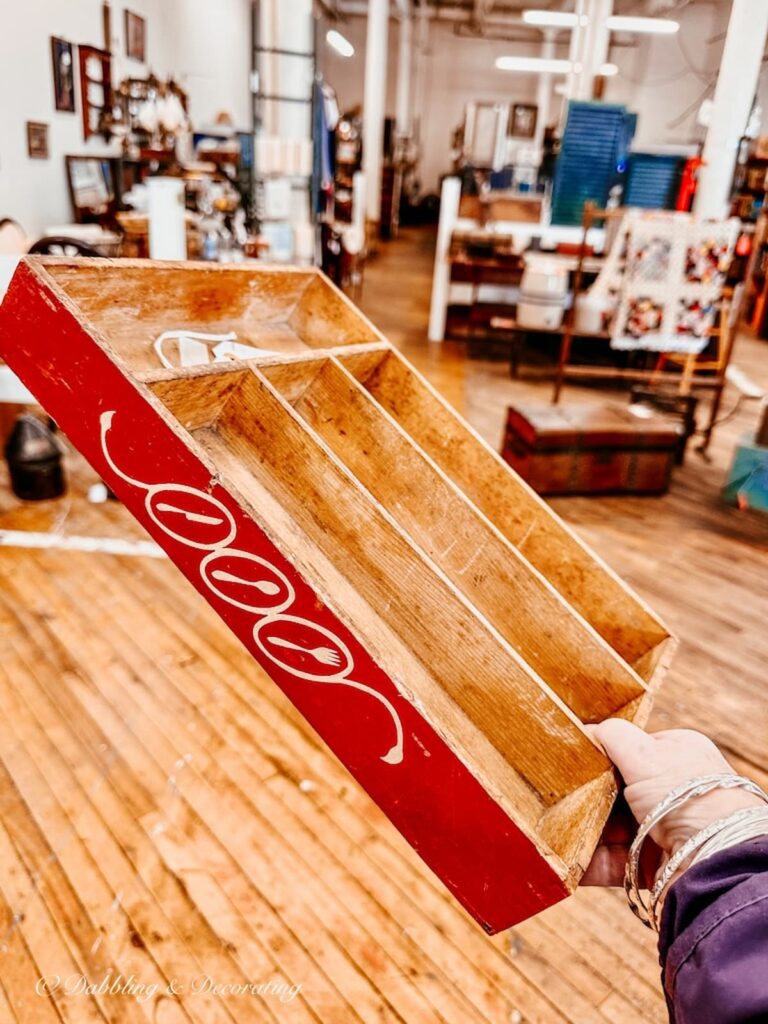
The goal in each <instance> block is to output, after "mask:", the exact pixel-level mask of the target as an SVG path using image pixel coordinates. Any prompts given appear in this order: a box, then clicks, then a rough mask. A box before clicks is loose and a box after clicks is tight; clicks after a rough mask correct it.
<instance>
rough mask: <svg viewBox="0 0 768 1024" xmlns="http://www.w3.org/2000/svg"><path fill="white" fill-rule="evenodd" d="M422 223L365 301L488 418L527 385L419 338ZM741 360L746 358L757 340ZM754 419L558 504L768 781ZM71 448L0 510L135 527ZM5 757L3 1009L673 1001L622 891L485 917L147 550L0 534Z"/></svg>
mask: <svg viewBox="0 0 768 1024" xmlns="http://www.w3.org/2000/svg"><path fill="white" fill-rule="evenodd" d="M430 245H431V240H430V237H429V235H428V234H424V235H422V234H418V233H412V234H407V233H406V234H404V235H402V236H401V238H400V239H399V240H398V241H397V242H395V243H392V244H391V245H390V246H389V247H387V248H386V249H384V250H383V251H382V254H381V256H380V257H379V259H378V260H377V261H375V262H374V263H372V264H371V265H370V266H369V268H368V270H367V272H366V275H367V280H366V284H365V293H364V296H363V298H364V305H365V307H366V309H367V310H368V312H369V313H370V314H371V315H372V316H373V318H374V319H375V320H376V322H377V323H378V324H379V326H380V327H382V328H383V329H384V331H385V332H387V333H389V335H390V336H391V337H392V340H393V341H394V342H395V343H396V344H398V345H400V346H401V347H402V348H403V349H404V350H405V351H406V352H407V353H408V355H409V356H410V357H411V358H412V359H414V361H415V362H417V363H418V365H419V366H420V368H421V369H422V370H423V371H424V372H425V373H426V374H427V375H428V376H429V377H430V379H432V380H433V381H434V383H435V384H436V385H437V386H438V387H439V388H441V390H442V391H443V392H444V393H445V394H446V395H447V397H448V398H449V399H450V400H451V401H452V402H454V403H455V404H457V405H458V406H460V407H461V408H462V409H463V411H464V412H465V413H466V414H467V415H468V416H469V418H470V419H471V420H472V422H473V423H474V424H475V425H476V426H477V427H478V428H479V429H480V430H481V432H482V433H483V434H484V435H485V436H486V437H487V438H488V439H489V440H490V441H491V442H492V443H494V444H496V443H497V442H498V439H499V436H500V431H501V427H502V422H503V415H504V409H505V407H506V405H507V404H509V402H510V401H511V400H514V397H515V396H518V397H520V396H522V395H525V396H526V397H528V398H530V397H531V396H532V395H540V396H541V397H542V398H546V391H543V390H542V387H541V386H533V385H529V384H525V383H512V382H510V381H509V380H508V379H507V377H506V368H505V367H504V366H503V365H502V364H492V363H485V362H475V361H469V362H468V361H466V360H465V359H464V358H463V354H462V352H461V350H460V348H458V347H456V346H452V345H446V346H443V347H439V346H431V347H430V346H428V345H426V344H425V342H424V341H423V337H424V327H425V323H426V309H427V304H428V298H429V290H428V289H429V275H430V271H431V251H430ZM736 358H737V361H738V362H739V363H740V364H741V365H742V366H743V367H744V368H745V369H747V370H748V371H749V372H750V373H751V374H752V375H753V376H754V378H755V379H759V380H761V381H762V383H764V384H768V345H766V344H764V343H760V342H754V341H751V340H750V339H742V340H741V341H740V343H739V347H738V350H737V356H736ZM576 393H577V392H576V391H575V390H574V391H573V392H571V391H570V390H569V392H568V394H574V395H575V394H576ZM729 405H730V399H729V400H727V401H726V408H728V407H729ZM751 418H752V417H751V414H750V413H749V412H745V413H740V414H739V416H738V417H736V418H734V419H733V420H732V421H731V422H730V423H728V424H725V425H724V426H723V427H722V429H721V431H720V432H719V434H718V438H717V443H716V445H715V446H714V449H713V461H712V463H711V464H709V465H706V464H704V463H702V462H701V461H700V460H699V459H698V458H696V457H693V456H692V457H691V459H690V461H689V463H688V465H687V466H686V467H684V468H683V469H682V470H680V471H679V472H678V473H677V474H676V477H675V483H674V486H673V488H672V491H671V493H670V494H669V495H668V496H667V497H665V498H661V499H626V498H623V499H621V498H606V499H599V500H595V499H591V500H587V499H568V500H558V501H557V502H556V503H555V504H556V507H557V508H558V510H559V511H560V513H561V514H563V515H564V516H565V517H566V518H567V519H568V520H569V521H570V522H572V523H574V524H575V525H576V527H577V529H579V531H580V532H581V533H582V534H583V535H584V536H585V537H586V539H587V540H588V541H589V542H590V543H591V544H593V545H594V546H595V548H597V549H598V550H599V551H600V552H601V554H603V555H604V556H605V557H606V558H607V559H608V560H609V561H610V562H611V563H612V564H613V565H614V566H615V567H616V568H617V569H618V570H619V571H620V572H621V573H622V574H623V575H625V576H626V577H627V578H628V579H629V580H630V581H631V582H632V584H633V585H634V586H636V587H637V589H638V590H639V591H640V592H641V593H642V594H643V595H644V596H645V597H647V598H648V599H649V600H650V601H651V602H652V603H653V604H654V606H655V607H656V608H657V609H658V610H659V611H660V612H661V613H662V614H663V615H664V616H665V617H666V618H667V620H668V621H669V624H670V625H671V626H672V627H673V629H674V630H675V631H676V632H677V634H678V635H679V636H680V637H681V639H682V645H681V649H680V653H679V655H678V657H677V659H676V662H675V664H674V667H673V670H672V672H671V674H670V676H669V679H668V682H667V685H666V686H665V688H664V690H663V691H662V694H661V696H660V699H659V705H658V708H657V710H656V712H655V714H654V720H653V723H652V724H653V725H655V727H657V728H660V727H666V726H670V725H673V724H674V725H690V726H693V727H697V728H702V729H705V730H706V731H708V732H709V733H710V734H712V735H714V737H715V738H716V739H717V740H719V741H720V742H721V743H722V744H723V745H724V746H725V747H726V749H727V752H728V753H729V754H731V755H732V756H734V757H735V758H736V759H737V760H738V764H739V767H741V768H743V769H744V770H746V771H748V772H750V773H751V774H753V775H754V776H756V777H757V778H761V779H762V780H763V781H765V780H766V774H765V772H766V769H768V753H766V742H765V740H766V737H768V711H767V710H766V701H765V679H766V671H765V665H766V661H767V660H768V657H767V656H768V633H767V631H766V629H765V623H766V621H768V518H763V517H759V516H756V515H753V514H743V513H739V512H737V511H735V510H731V509H728V508H726V507H725V506H723V505H721V504H720V502H719V499H718V488H719V486H720V483H721V481H722V478H723V475H724V472H725V469H726V465H727V462H728V458H729V453H730V450H731V449H732V447H733V444H734V441H735V439H736V438H737V437H738V436H739V434H740V433H742V432H743V431H744V429H745V428H746V427H747V426H748V425H749V424H750V422H751ZM70 466H71V471H72V481H73V487H72V491H71V493H70V496H69V497H67V498H66V499H63V500H62V501H59V502H54V503H46V504H41V505H35V506H29V505H28V506H24V507H22V506H20V505H19V503H17V502H15V501H14V500H13V499H12V498H10V497H9V496H8V492H7V489H6V487H5V481H4V480H3V481H1V482H0V483H2V489H0V495H1V496H0V528H3V529H7V530H9V529H11V530H23V531H28V532H32V531H54V532H56V533H57V534H58V535H60V536H64V537H73V536H75V537H78V536H90V537H116V538H125V539H141V538H142V537H143V536H144V535H143V533H142V531H141V529H140V527H138V526H137V525H136V524H135V523H134V522H133V521H132V520H131V519H130V517H129V516H128V515H127V514H126V513H125V511H124V510H123V509H122V507H121V506H119V505H118V504H116V503H108V504H106V505H90V504H88V502H87V501H86V499H85V492H86V490H87V487H88V485H89V484H90V483H91V482H92V481H93V476H92V474H91V473H90V471H89V470H88V469H87V468H86V467H84V466H83V465H82V464H81V463H80V461H79V460H77V459H75V458H73V459H71V460H70ZM0 776H1V777H0V915H2V920H0V1024H4V1022H6V1021H8V1022H9V1024H11V1022H24V1024H47V1022H49V1021H50V1022H56V1021H66V1022H69V1024H80V1022H91V1021H93V1022H96V1021H100V1022H103V1021H110V1022H111V1021H115V1022H123V1021H125V1022H133V1021H142V1022H150V1021H151V1022H160V1024H176V1022H200V1024H209V1022H212V1024H217V1022H237V1024H241V1022H250V1021H271V1022H273V1021H284V1020H285V1021H291V1022H293V1021H296V1022H305V1021H320V1022H322V1024H326V1022H328V1024H335V1022H340V1024H342V1022H347V1021H349V1022H361V1021H362V1022H370V1024H374V1022H375V1024H380V1022H385V1021H398V1022H404V1024H413V1022H422V1021H424V1022H431V1021H435V1022H445V1024H453V1022H457V1024H464V1022H467V1024H484V1022H491V1024H510V1022H522V1021H526V1022H539V1024H558V1022H572V1024H590V1022H595V1024H598V1022H605V1021H614V1022H621V1024H633V1022H638V1024H639V1022H661V1021H663V1020H665V1019H666V1015H665V1012H664V1007H663V1001H662V999H661V996H660V991H659V986H658V966H657V963H656V953H655V949H654V946H653V938H652V936H651V935H650V934H649V933H648V932H646V930H645V929H643V928H642V927H641V926H640V925H639V923H638V922H636V921H635V920H634V918H632V916H631V915H630V913H629V911H628V910H627V909H626V907H625V905H624V903H623V899H622V897H621V896H620V895H619V894H618V893H617V892H608V891H597V890H585V891H583V892H581V893H579V894H578V895H577V896H576V897H574V898H573V899H571V900H570V901H568V902H567V903H565V904H561V905H560V906H557V907H554V908H552V909H551V910H549V911H547V912H546V913H545V914H542V915H541V916H540V917H539V918H537V919H536V920H535V921H529V922H526V923H525V924H523V925H521V926H520V927H518V928H515V929H514V930H513V931H511V932H508V933H507V934H505V935H502V936H498V937H496V938H494V939H489V938H487V937H486V936H485V935H484V934H483V933H482V932H481V931H480V930H479V929H478V928H477V926H476V925H475V924H473V923H472V922H471V921H470V920H469V919H468V918H467V916H466V915H465V914H464V913H463V912H462V911H461V910H460V909H459V908H458V907H457V906H456V905H455V903H454V902H453V901H452V900H451V898H450V897H449V896H448V895H447V894H446V893H445V892H444V890H443V889H442V888H441V886H440V884H439V883H437V882H436V881H435V880H434V879H433V878H432V876H431V875H430V874H429V872H428V871H427V870H426V869H425V868H423V867H422V865H421V862H420V861H419V859H418V858H417V857H416V855H415V854H414V853H413V852H412V851H411V850H410V848H409V847H408V846H407V845H406V844H405V843H404V842H403V841H402V840H401V838H400V837H399V835H398V834H397V833H396V832H395V830H394V829H393V828H392V827H391V826H390V825H389V823H388V822H387V820H386V819H385V818H384V817H383V816H382V815H381V814H380V813H379V812H378V810H377V809H376V808H375V807H374V806H373V805H372V804H371V802H370V800H369V799H368V798H367V797H366V796H365V794H364V793H363V792H362V791H361V790H360V789H359V788H358V786H357V785H356V784H355V783H354V782H353V781H352V780H351V779H350V778H349V776H348V775H347V774H346V772H345V771H344V770H343V769H342V768H340V767H339V765H338V764H337V762H336V761H335V760H334V758H333V757H332V756H331V755H329V754H328V752H327V751H326V749H325V747H324V746H323V744H322V743H321V742H320V741H319V740H318V739H317V738H316V737H315V736H314V734H313V733H312V731H311V729H309V728H308V727H307V726H306V725H305V724H304V723H303V721H302V719H301V718H300V717H299V716H298V714H296V713H295V712H294V711H293V709H292V707H291V706H290V705H289V704H288V702H287V701H286V700H285V699H284V698H283V697H282V695H281V694H280V692H279V691H278V690H277V688H276V687H275V686H274V685H273V684H272V683H271V682H270V681H269V679H268V678H267V677H266V676H265V675H264V674H263V673H262V672H261V670H260V669H259V668H258V667H257V666H256V665H255V663H254V662H252V661H251V659H250V658H249V657H248V656H247V655H246V654H245V652H244V651H242V650H241V649H240V647H239V645H238V643H237V641H236V640H235V639H234V637H232V636H231V634H229V632H228V631H227V630H226V629H225V628H224V626H223V625H222V624H221V623H220V622H219V620H218V619H217V618H216V616H215V615H214V614H213V613H212V612H211V611H210V609H208V608H207V606H206V605H205V604H204V603H203V602H202V601H201V600H200V598H199V597H198V595H197V594H196V593H195V592H194V591H193V590H192V588H191V587H190V586H189V584H187V583H186V581H185V580H183V578H182V577H181V576H180V575H179V574H178V573H177V572H176V570H175V569H174V568H173V567H172V566H171V565H170V564H169V563H168V562H167V561H166V560H164V559H162V558H150V557H134V556H132V555H113V554H108V553H91V552H83V551H68V550H56V549H54V550H36V549H30V548H21V547H6V548H2V549H0ZM42 977H44V978H47V979H49V984H48V986H47V988H48V990H50V991H47V990H46V987H45V986H44V985H42V984H41V983H40V982H39V981H38V979H40V978H42ZM84 977H85V978H87V979H89V981H90V982H91V983H92V984H93V985H94V986H95V987H96V988H98V989H99V991H93V992H90V993H88V992H82V991H81V988H82V984H83V983H82V982H81V981H80V979H81V978H84ZM56 979H59V980H58V983H57V982H56ZM104 979H106V982H105V983H103V984H100V983H102V982H104ZM206 979H210V980H209V981H207V980H206ZM110 984H112V985H113V986H114V988H115V989H116V991H114V992H112V993H110V992H109V991H107V990H108V989H109V986H110ZM246 984H251V985H254V986H258V985H261V986H262V989H261V991H260V992H252V993H244V994H237V993H236V992H234V991H231V990H224V991H222V990H221V987H222V986H242V985H246ZM213 985H215V986H219V989H218V990H211V986H213ZM267 986H269V988H265V987H267ZM102 989H103V991H102Z"/></svg>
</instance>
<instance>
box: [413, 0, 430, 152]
mask: <svg viewBox="0 0 768 1024" xmlns="http://www.w3.org/2000/svg"><path fill="white" fill-rule="evenodd" d="M428 60H429V11H428V9H427V5H426V4H420V5H419V8H418V20H417V22H416V52H415V57H414V69H413V104H412V106H413V116H412V117H411V131H413V132H415V133H416V141H420V142H422V144H423V140H424V111H425V109H426V105H427V103H426V98H427V62H428Z"/></svg>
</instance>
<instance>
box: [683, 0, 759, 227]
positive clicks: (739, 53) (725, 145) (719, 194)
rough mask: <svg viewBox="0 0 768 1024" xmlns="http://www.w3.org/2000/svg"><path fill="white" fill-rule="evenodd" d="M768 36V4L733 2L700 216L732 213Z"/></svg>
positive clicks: (698, 196) (698, 197) (696, 205)
mask: <svg viewBox="0 0 768 1024" xmlns="http://www.w3.org/2000/svg"><path fill="white" fill-rule="evenodd" d="M766 35H768V0H733V7H732V8H731V19H730V21H729V22H728V34H727V35H726V38H725V49H724V50H723V58H722V60H721V62H720V72H719V74H718V77H717V86H716V88H715V97H714V103H713V106H712V114H711V120H710V123H709V130H708V131H707V139H706V142H705V143H704V153H703V158H704V166H703V167H702V168H701V170H700V171H699V185H698V189H697V190H696V199H695V203H694V211H695V213H696V214H697V216H699V217H702V218H706V217H714V218H718V219H719V218H721V217H725V216H726V215H727V213H728V200H729V197H730V192H731V183H732V180H733V171H734V167H735V165H736V156H737V150H738V146H739V139H740V138H741V136H742V134H743V133H744V129H745V127H746V124H747V118H748V117H749V112H750V110H751V109H752V101H753V99H754V96H755V90H756V88H757V79H758V76H759V74H760V66H761V63H762V59H763V48H764V46H765V39H766Z"/></svg>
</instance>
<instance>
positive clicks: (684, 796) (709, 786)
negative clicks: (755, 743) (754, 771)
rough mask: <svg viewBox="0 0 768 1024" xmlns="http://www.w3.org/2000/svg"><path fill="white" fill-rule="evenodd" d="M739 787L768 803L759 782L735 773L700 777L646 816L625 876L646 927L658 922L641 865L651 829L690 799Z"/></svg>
mask: <svg viewBox="0 0 768 1024" xmlns="http://www.w3.org/2000/svg"><path fill="white" fill-rule="evenodd" d="M737 788H738V789H746V790H748V791H749V792H751V793H754V794H755V795H756V796H759V797H761V798H762V799H763V800H768V795H766V794H765V793H764V792H763V790H762V789H761V788H760V787H759V786H758V785H757V784H756V783H754V782H753V781H752V780H751V779H747V778H745V777H744V776H742V775H735V774H734V773H732V772H719V773H716V774H712V775H700V776H698V777H696V778H694V779H689V780H688V781H686V782H684V783H681V785H679V786H676V787H675V788H674V789H672V790H670V792H669V793H667V795H666V796H665V797H664V798H663V799H662V800H660V801H659V802H658V803H657V804H656V806H655V807H654V808H653V809H652V810H651V811H650V812H649V813H648V814H647V815H646V817H645V819H644V820H643V821H642V823H641V824H640V827H639V828H638V830H637V835H636V836H635V839H634V842H633V843H632V845H631V847H630V849H629V856H628V858H627V866H626V870H625V873H624V891H625V893H626V896H627V902H628V903H629V906H630V908H631V910H632V912H633V913H634V915H635V916H636V917H637V918H639V919H640V920H641V921H642V922H643V924H644V925H646V927H648V928H653V927H655V921H654V918H653V914H652V911H651V907H650V906H649V905H647V904H646V903H645V901H644V900H643V898H642V896H641V895H640V887H639V870H640V869H639V865H640V853H641V850H642V847H643V843H644V842H645V840H646V838H647V837H648V835H649V834H650V832H651V830H652V829H653V828H655V826H656V825H657V824H658V823H659V822H660V821H661V819H662V818H664V817H665V816H666V815H667V814H670V813H671V812H672V811H676V810H677V809H678V807H681V806H682V805H683V804H684V803H687V801H688V800H692V799H693V798H695V797H698V796H704V795H705V794H706V793H709V792H711V791H712V790H713V789H737Z"/></svg>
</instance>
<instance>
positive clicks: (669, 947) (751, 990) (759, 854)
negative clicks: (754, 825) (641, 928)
mask: <svg viewBox="0 0 768 1024" xmlns="http://www.w3.org/2000/svg"><path fill="white" fill-rule="evenodd" d="M659 954H660V957H661V965H662V970H663V979H664V993H665V995H666V997H667V1004H668V1007H669V1015H670V1021H671V1022H672V1024H747V1022H753V1024H754V1022H758V1021H768V836H762V837H760V838H758V839H750V840H749V841H748V842H746V843H741V844H740V845H739V846H734V847H732V848H731V849H729V850H724V851H723V852H722V853H716V854H715V855H714V856H712V857H709V858H707V859H706V860H703V861H702V862H701V863H700V864H695V865H694V866H693V867H692V868H690V869H689V870H688V871H686V872H685V873H684V874H683V875H682V876H681V877H680V878H679V879H678V881H677V882H675V884H674V885H673V886H672V888H671V889H670V891H669V894H668V896H667V899H666V903H665V905H664V911H663V914H662V918H661V929H660V933H659Z"/></svg>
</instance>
